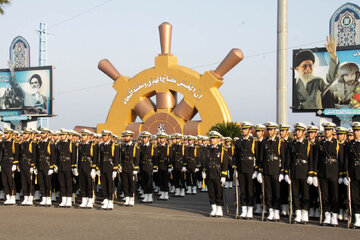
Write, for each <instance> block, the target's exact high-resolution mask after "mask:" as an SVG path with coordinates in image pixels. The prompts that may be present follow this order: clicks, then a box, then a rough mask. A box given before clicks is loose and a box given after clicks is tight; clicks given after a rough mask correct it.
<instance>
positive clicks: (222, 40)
mask: <svg viewBox="0 0 360 240" xmlns="http://www.w3.org/2000/svg"><path fill="white" fill-rule="evenodd" d="M12 2H13V3H12V4H11V5H10V6H7V7H6V8H5V15H3V16H0V23H1V32H2V33H1V38H0V68H7V60H8V59H9V45H10V43H11V41H12V40H13V38H15V37H16V36H18V35H21V36H23V37H25V38H26V39H27V41H28V42H29V43H30V45H31V65H32V66H37V65H38V50H39V38H38V35H37V33H36V31H35V29H38V28H39V24H40V22H41V21H44V22H46V23H47V25H48V31H49V32H50V33H51V35H50V36H49V38H48V65H53V66H55V68H56V69H55V71H54V97H55V102H54V113H55V114H56V115H57V117H55V118H53V119H51V120H50V127H51V128H54V129H57V128H61V127H64V128H73V127H74V126H76V125H85V126H96V124H97V123H103V122H105V119H106V116H107V112H108V111H109V109H110V106H111V103H112V101H113V99H114V96H115V94H116V92H115V90H114V89H113V88H112V83H113V81H112V80H111V79H110V78H109V77H107V76H106V75H105V74H103V73H102V72H100V71H99V70H98V69H97V64H98V62H99V61H100V60H101V59H103V58H108V59H109V60H110V61H111V62H112V63H113V64H114V66H115V67H116V68H117V69H118V71H119V72H120V73H121V74H123V75H126V76H129V77H132V76H134V75H135V74H137V73H138V72H140V71H142V70H144V69H145V68H149V67H152V66H154V57H155V56H157V54H159V53H160V44H159V33H158V25H160V24H161V23H162V22H165V21H166V22H170V23H171V24H172V25H173V35H172V53H173V54H174V55H175V56H176V57H177V58H178V63H179V64H181V65H185V66H187V67H190V68H193V69H194V70H196V71H198V72H200V73H204V72H205V71H207V70H210V69H215V68H216V66H217V65H218V63H219V62H220V61H221V60H222V59H223V58H224V56H225V55H226V54H227V53H228V51H229V50H230V49H232V48H240V49H241V50H242V51H243V53H244V56H245V58H244V60H243V61H242V62H241V63H239V64H238V66H236V67H235V68H234V69H232V70H231V71H230V72H229V73H227V74H226V75H225V77H224V78H225V79H224V82H225V83H224V84H223V86H222V87H221V88H220V92H221V93H222V95H223V96H224V98H225V100H226V102H227V104H228V106H229V109H230V112H231V115H232V119H233V121H250V122H252V123H254V124H256V123H264V122H266V121H275V120H276V54H275V51H276V37H277V36H276V33H277V1H275V0H253V1H245V0H237V1H230V0H224V1H210V0H207V1H202V0H198V1H188V0H183V1H171V0H167V1H162V0H154V1H149V0H147V1H146V0H143V1H120V0H113V1H106V0H86V1H85V0H77V1H74V0H72V1H70V0H61V1H60V0H46V1H45V0H35V1H28V0H13V1H12ZM346 2H347V1H342V0H317V1H313V0H302V1H294V0H289V22H288V25H289V36H288V37H289V42H288V45H289V51H288V53H289V106H290V105H291V76H292V73H291V70H290V67H291V63H292V49H293V48H300V47H301V48H312V47H323V46H324V43H325V39H326V36H327V35H328V34H329V20H330V18H331V15H332V14H333V12H334V11H335V10H336V9H337V8H338V7H340V6H341V5H343V4H344V3H346ZM102 3H104V4H103V5H102V6H100V7H97V8H94V7H96V6H99V5H100V4H102ZM91 8H94V9H92V10H90V11H88V12H86V13H84V12H85V11H87V10H89V9H91ZM81 13H84V14H82V15H80V16H79V17H75V16H77V15H79V14H81ZM73 17H74V18H73ZM69 19H70V20H69ZM67 20H68V21H67ZM204 65H206V66H204ZM94 86H97V87H94ZM84 88H87V89H84ZM78 89H83V90H81V91H77V90H78ZM297 121H302V122H305V123H306V124H310V123H311V122H312V121H313V122H315V123H318V122H319V118H317V117H315V113H306V114H304V113H291V111H290V110H289V123H290V124H291V125H292V124H294V123H295V122H297Z"/></svg>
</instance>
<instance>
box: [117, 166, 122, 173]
mask: <svg viewBox="0 0 360 240" xmlns="http://www.w3.org/2000/svg"><path fill="white" fill-rule="evenodd" d="M117 171H118V173H122V167H121V165H120V166H119V168H118V170H117Z"/></svg>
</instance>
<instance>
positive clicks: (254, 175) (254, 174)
mask: <svg viewBox="0 0 360 240" xmlns="http://www.w3.org/2000/svg"><path fill="white" fill-rule="evenodd" d="M257 175H258V172H257V171H255V172H254V173H253V175H252V176H251V179H255V178H256V176H257Z"/></svg>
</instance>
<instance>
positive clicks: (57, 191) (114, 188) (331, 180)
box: [0, 122, 360, 228]
mask: <svg viewBox="0 0 360 240" xmlns="http://www.w3.org/2000/svg"><path fill="white" fill-rule="evenodd" d="M351 126H352V127H351V129H346V128H344V127H337V126H336V125H335V124H333V123H325V124H323V129H324V130H323V131H320V130H319V128H318V127H317V126H314V125H310V126H306V125H305V124H303V123H296V124H295V125H294V130H293V131H290V126H289V125H285V124H279V125H278V124H276V123H273V122H267V123H266V124H264V125H263V124H257V125H253V124H251V123H249V122H243V123H241V137H240V138H237V137H236V138H234V139H231V138H230V137H223V136H222V135H221V134H220V133H219V132H216V131H210V132H209V133H208V134H207V136H196V137H195V136H184V135H182V134H179V133H175V134H172V135H167V134H166V133H165V132H163V131H159V132H158V134H157V135H152V134H151V133H149V132H146V131H143V132H141V133H140V134H139V136H138V137H137V138H134V133H133V132H132V131H129V130H126V131H124V132H122V133H121V136H120V137H118V136H116V135H114V134H113V133H112V132H111V131H107V130H103V131H102V133H101V134H96V133H93V132H91V131H89V130H87V129H83V130H81V133H77V132H75V131H73V130H67V129H61V130H60V131H52V130H49V129H46V128H42V129H41V130H33V129H29V128H26V129H25V130H24V131H23V132H21V133H20V132H17V131H14V130H12V129H5V130H4V132H3V133H2V132H1V133H0V137H1V140H0V165H1V172H0V173H1V178H0V180H1V184H0V185H1V191H0V199H2V200H3V204H4V205H14V204H18V205H21V206H31V205H36V206H43V207H48V206H51V205H55V204H54V203H55V202H57V201H59V202H60V203H59V204H56V206H57V207H63V208H69V207H72V206H73V205H74V204H75V203H76V199H78V200H79V201H78V202H79V204H75V206H76V207H79V208H83V209H91V208H93V207H94V203H95V199H103V201H102V202H101V208H100V209H104V210H112V209H113V208H114V201H115V200H120V201H123V202H124V203H123V205H124V206H134V204H135V200H136V199H137V198H138V199H139V201H136V202H141V203H152V202H153V201H154V200H155V196H157V198H156V200H161V201H168V200H170V199H171V197H185V196H186V195H189V194H191V195H195V194H197V192H198V191H202V192H207V193H208V196H209V203H210V207H211V212H210V216H211V217H222V216H223V206H224V197H225V196H224V189H235V191H234V193H235V199H236V201H235V205H236V215H235V216H236V218H241V219H253V218H254V215H260V216H261V219H262V220H268V221H279V220H280V217H283V218H284V217H285V218H287V219H288V220H289V223H303V224H306V223H308V222H309V219H310V218H311V219H318V221H319V222H320V224H321V225H331V226H337V225H338V224H339V221H345V222H346V223H347V224H348V227H350V226H352V227H355V228H359V227H360V189H359V188H360V122H353V123H352V125H351ZM118 198H119V199H118Z"/></svg>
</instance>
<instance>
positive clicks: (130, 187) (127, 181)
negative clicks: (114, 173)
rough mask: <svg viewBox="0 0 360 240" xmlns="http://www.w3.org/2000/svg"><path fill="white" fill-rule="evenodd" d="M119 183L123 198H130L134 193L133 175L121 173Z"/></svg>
mask: <svg viewBox="0 0 360 240" xmlns="http://www.w3.org/2000/svg"><path fill="white" fill-rule="evenodd" d="M121 182H122V188H123V191H124V195H125V197H132V196H133V194H134V193H135V181H134V175H133V173H132V172H122V173H121Z"/></svg>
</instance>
